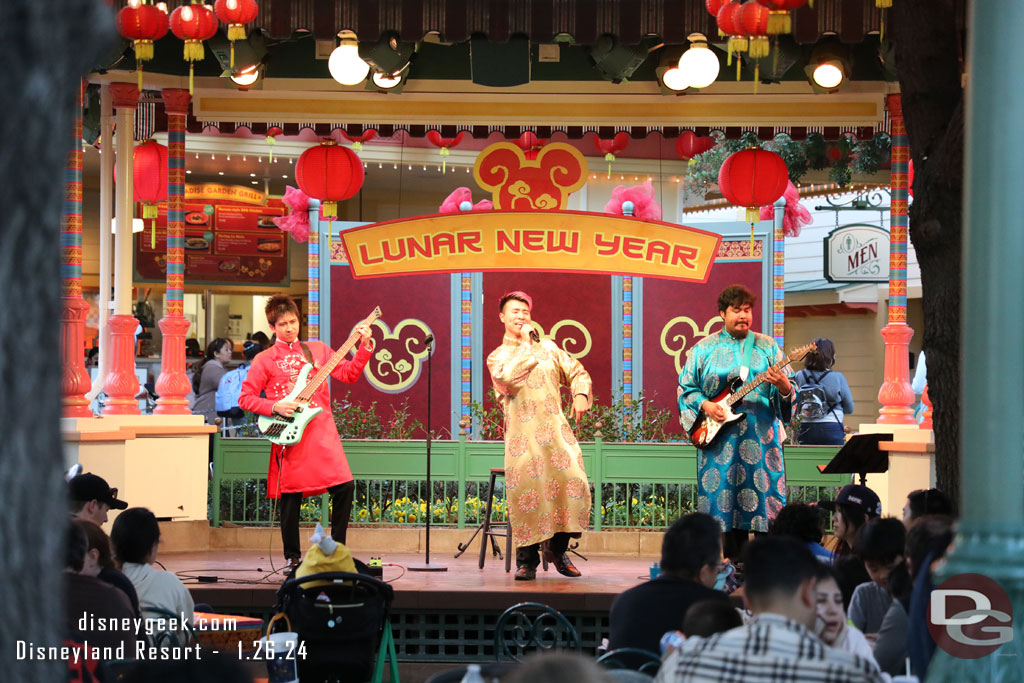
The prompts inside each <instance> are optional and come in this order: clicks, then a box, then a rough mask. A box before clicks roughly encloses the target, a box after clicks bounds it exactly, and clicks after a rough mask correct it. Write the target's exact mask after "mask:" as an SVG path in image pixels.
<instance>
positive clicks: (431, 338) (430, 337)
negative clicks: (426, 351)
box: [423, 334, 434, 346]
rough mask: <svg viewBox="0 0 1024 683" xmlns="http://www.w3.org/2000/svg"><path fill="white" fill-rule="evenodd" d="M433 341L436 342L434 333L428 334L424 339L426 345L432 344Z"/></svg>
mask: <svg viewBox="0 0 1024 683" xmlns="http://www.w3.org/2000/svg"><path fill="white" fill-rule="evenodd" d="M433 343H434V335H432V334H428V335H427V336H426V338H425V339H424V340H423V345H424V346H430V345H431V344H433Z"/></svg>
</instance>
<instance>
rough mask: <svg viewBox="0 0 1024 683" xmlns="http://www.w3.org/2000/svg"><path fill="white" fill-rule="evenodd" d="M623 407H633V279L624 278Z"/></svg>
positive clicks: (627, 276)
mask: <svg viewBox="0 0 1024 683" xmlns="http://www.w3.org/2000/svg"><path fill="white" fill-rule="evenodd" d="M622 405H624V406H627V407H628V406H632V405H633V278H632V277H631V276H629V275H624V276H623V277H622Z"/></svg>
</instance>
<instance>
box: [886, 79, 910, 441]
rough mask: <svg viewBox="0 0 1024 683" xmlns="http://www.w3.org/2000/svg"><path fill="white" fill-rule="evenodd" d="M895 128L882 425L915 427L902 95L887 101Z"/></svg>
mask: <svg viewBox="0 0 1024 683" xmlns="http://www.w3.org/2000/svg"><path fill="white" fill-rule="evenodd" d="M886 107H887V109H888V110H889V122H890V124H891V127H892V190H891V191H892V201H891V202H890V206H891V208H890V211H889V215H890V221H889V323H888V324H887V325H886V326H885V327H883V328H882V339H883V340H884V341H885V371H884V374H885V377H884V381H883V382H882V388H881V389H879V390H878V401H879V403H881V404H882V407H881V409H880V410H879V411H878V422H879V423H880V424H905V425H912V424H914V423H915V422H914V410H913V408H912V407H911V406H913V404H914V390H913V389H912V388H911V386H910V340H911V339H912V338H913V336H914V330H912V329H911V328H910V327H909V326H908V325H907V166H908V164H909V162H910V147H909V144H908V142H907V129H906V127H905V126H904V125H903V105H902V104H901V101H900V96H899V95H889V96H888V97H887V98H886Z"/></svg>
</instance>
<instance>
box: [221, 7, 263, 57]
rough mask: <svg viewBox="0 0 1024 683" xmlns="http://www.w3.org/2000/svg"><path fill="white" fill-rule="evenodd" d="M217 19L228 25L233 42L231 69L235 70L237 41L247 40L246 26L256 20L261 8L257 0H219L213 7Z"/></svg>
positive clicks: (229, 36) (229, 38)
mask: <svg viewBox="0 0 1024 683" xmlns="http://www.w3.org/2000/svg"><path fill="white" fill-rule="evenodd" d="M213 11H214V13H216V15H217V18H218V19H220V20H221V21H223V22H224V23H225V24H227V25H228V40H229V41H231V65H230V66H231V68H232V69H234V68H235V41H236V40H245V25H246V24H248V23H249V22H251V21H255V20H256V15H258V14H259V11H260V8H259V6H258V5H257V4H256V0H217V2H216V3H215V4H214V6H213Z"/></svg>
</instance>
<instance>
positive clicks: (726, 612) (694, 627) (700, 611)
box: [683, 600, 743, 638]
mask: <svg viewBox="0 0 1024 683" xmlns="http://www.w3.org/2000/svg"><path fill="white" fill-rule="evenodd" d="M739 626H743V617H741V616H740V613H739V610H737V609H736V608H735V607H733V606H732V605H731V604H729V603H728V602H722V601H721V600H701V601H700V602H695V603H693V604H692V605H690V609H688V610H686V616H685V617H683V635H684V636H686V637H687V638H689V637H691V636H697V637H699V638H708V637H710V636H713V635H715V634H716V633H723V632H725V631H728V630H729V629H733V628H737V627H739Z"/></svg>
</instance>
